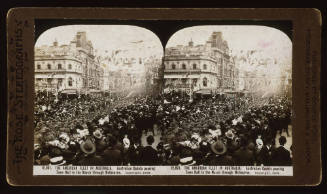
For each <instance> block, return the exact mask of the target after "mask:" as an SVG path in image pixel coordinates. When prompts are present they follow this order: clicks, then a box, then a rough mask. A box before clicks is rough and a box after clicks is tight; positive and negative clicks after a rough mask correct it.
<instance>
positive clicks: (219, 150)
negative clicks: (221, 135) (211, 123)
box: [210, 140, 227, 155]
mask: <svg viewBox="0 0 327 194" xmlns="http://www.w3.org/2000/svg"><path fill="white" fill-rule="evenodd" d="M210 148H211V150H212V151H213V152H214V153H215V154H220V155H221V154H224V153H226V151H227V148H226V146H225V144H224V143H223V142H222V141H220V140H218V141H216V142H215V143H213V144H211V146H210Z"/></svg>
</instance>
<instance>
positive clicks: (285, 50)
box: [167, 25, 292, 63]
mask: <svg viewBox="0 0 327 194" xmlns="http://www.w3.org/2000/svg"><path fill="white" fill-rule="evenodd" d="M214 31H220V32H222V37H223V39H224V40H226V41H227V43H228V46H229V49H231V50H233V51H234V52H235V51H237V50H262V51H263V53H264V54H265V55H266V56H267V57H278V58H283V60H287V62H288V63H290V62H291V61H292V60H291V59H292V42H291V40H290V39H289V37H288V36H287V35H286V34H285V33H284V32H282V31H280V30H278V29H275V28H272V27H266V26H255V25H212V26H194V27H188V28H184V29H182V30H179V31H177V32H176V33H175V34H174V35H173V36H172V37H171V38H170V39H169V41H168V43H167V47H172V46H176V45H187V44H188V42H189V41H190V40H191V39H192V40H193V42H194V45H197V44H205V42H206V41H207V40H208V39H209V37H210V35H211V34H212V32H214Z"/></svg>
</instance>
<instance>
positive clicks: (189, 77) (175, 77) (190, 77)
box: [164, 74, 200, 79]
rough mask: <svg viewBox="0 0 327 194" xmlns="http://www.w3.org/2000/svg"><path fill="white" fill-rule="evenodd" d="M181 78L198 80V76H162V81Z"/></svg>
mask: <svg viewBox="0 0 327 194" xmlns="http://www.w3.org/2000/svg"><path fill="white" fill-rule="evenodd" d="M183 78H186V79H193V78H200V75H199V74H197V75H192V74H191V75H188V76H187V77H186V75H167V74H166V75H164V79H183Z"/></svg>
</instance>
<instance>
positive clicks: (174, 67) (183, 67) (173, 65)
mask: <svg viewBox="0 0 327 194" xmlns="http://www.w3.org/2000/svg"><path fill="white" fill-rule="evenodd" d="M171 68H172V69H176V65H175V64H172V65H171ZM196 68H197V65H196V64H193V69H196ZM182 69H186V65H185V64H182ZM203 69H207V64H203Z"/></svg>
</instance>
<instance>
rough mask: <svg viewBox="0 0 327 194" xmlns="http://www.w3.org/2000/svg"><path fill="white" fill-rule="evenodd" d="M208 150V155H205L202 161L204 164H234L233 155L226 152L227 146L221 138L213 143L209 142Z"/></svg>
mask: <svg viewBox="0 0 327 194" xmlns="http://www.w3.org/2000/svg"><path fill="white" fill-rule="evenodd" d="M210 150H211V152H210V155H207V156H206V159H205V161H204V164H205V165H210V166H233V165H234V160H233V157H232V156H231V155H229V154H227V147H226V145H225V144H224V143H223V142H222V141H221V140H218V141H216V142H215V143H213V144H211V145H210Z"/></svg>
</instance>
